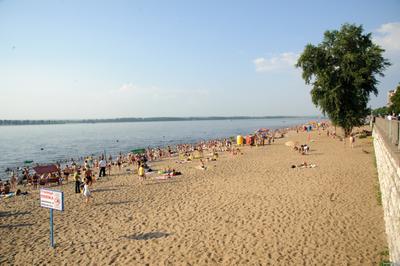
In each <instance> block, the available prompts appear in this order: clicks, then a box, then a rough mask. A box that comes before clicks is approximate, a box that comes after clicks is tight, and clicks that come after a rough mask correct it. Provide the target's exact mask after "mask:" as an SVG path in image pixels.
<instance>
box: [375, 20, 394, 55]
mask: <svg viewBox="0 0 400 266" xmlns="http://www.w3.org/2000/svg"><path fill="white" fill-rule="evenodd" d="M373 39H374V41H375V42H376V43H377V44H379V45H380V46H382V48H383V49H385V50H386V51H387V52H388V53H399V52H400V22H392V23H386V24H382V25H381V26H380V27H379V28H378V29H377V30H376V33H375V35H374V38H373Z"/></svg>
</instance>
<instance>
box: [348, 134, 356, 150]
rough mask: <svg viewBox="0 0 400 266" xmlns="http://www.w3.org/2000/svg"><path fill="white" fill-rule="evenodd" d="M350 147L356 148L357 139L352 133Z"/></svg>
mask: <svg viewBox="0 0 400 266" xmlns="http://www.w3.org/2000/svg"><path fill="white" fill-rule="evenodd" d="M349 141H350V147H351V148H354V142H355V141H356V138H355V137H354V136H353V134H351V135H350V140H349Z"/></svg>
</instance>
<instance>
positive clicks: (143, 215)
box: [0, 132, 386, 265]
mask: <svg viewBox="0 0 400 266" xmlns="http://www.w3.org/2000/svg"><path fill="white" fill-rule="evenodd" d="M291 139H292V140H300V141H301V142H305V140H306V135H305V133H300V134H296V133H295V132H291V133H290V134H289V136H288V137H287V138H285V139H282V140H278V141H277V142H275V143H274V144H273V145H270V146H265V147H258V148H257V147H253V148H249V147H246V148H243V149H242V150H243V152H244V155H238V156H231V155H228V154H224V155H222V156H220V157H221V158H220V159H219V160H218V161H217V162H210V163H207V167H208V169H207V170H205V171H201V170H198V169H195V166H197V165H198V162H193V163H187V164H177V163H175V162H174V161H168V160H167V161H165V162H161V163H158V164H153V165H152V166H153V167H155V168H160V167H161V166H160V165H171V166H172V167H175V168H176V169H177V170H179V171H182V173H183V175H182V176H178V177H174V178H173V179H171V180H168V181H150V180H147V181H145V182H144V183H142V184H141V183H140V182H139V180H138V178H137V176H132V175H128V174H120V175H114V176H112V177H110V178H107V179H105V180H102V181H99V182H97V183H96V184H95V185H94V187H93V189H94V190H95V191H94V192H93V196H94V200H93V202H91V203H90V204H89V205H85V204H84V202H83V197H82V195H79V194H74V193H73V192H74V184H73V183H72V182H71V183H69V184H67V185H64V186H62V187H61V188H60V189H62V190H63V191H65V202H66V203H65V211H64V212H63V213H60V212H55V218H54V222H55V232H56V233H55V239H56V244H57V246H56V248H55V249H54V250H52V249H51V248H50V247H49V211H48V210H47V209H43V208H40V207H38V204H39V199H38V191H34V192H32V193H31V194H30V195H28V196H21V197H13V198H10V199H6V200H1V201H0V234H1V238H0V251H1V252H0V264H1V265H7V264H14V265H38V264H48V265H109V264H113V265H144V264H150V265H216V264H221V265H377V263H379V261H380V260H381V259H382V255H381V254H380V253H381V252H382V251H384V250H385V248H386V238H385V230H384V221H383V210H382V207H381V206H379V205H378V201H377V199H376V189H375V184H376V169H375V167H374V163H373V161H374V158H373V147H372V145H371V139H365V140H358V139H357V142H356V147H355V148H354V149H351V148H350V147H348V145H346V146H345V145H343V143H342V142H339V141H338V140H334V139H331V138H328V137H327V136H326V135H325V134H324V135H322V136H318V134H317V133H316V132H313V133H312V139H313V140H315V141H314V142H312V143H311V152H310V154H309V155H305V156H302V155H300V154H298V153H297V152H294V151H292V150H291V149H290V148H289V147H286V146H285V145H284V142H285V141H287V140H291ZM303 161H307V162H309V163H315V164H317V167H316V168H311V169H308V168H307V169H291V168H290V166H291V165H292V164H300V163H302V162H303Z"/></svg>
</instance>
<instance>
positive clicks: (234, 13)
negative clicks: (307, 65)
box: [0, 0, 400, 119]
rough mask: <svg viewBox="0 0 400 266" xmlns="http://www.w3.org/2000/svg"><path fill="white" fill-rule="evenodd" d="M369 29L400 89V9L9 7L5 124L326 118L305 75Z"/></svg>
mask: <svg viewBox="0 0 400 266" xmlns="http://www.w3.org/2000/svg"><path fill="white" fill-rule="evenodd" d="M345 22H349V23H357V24H363V25H364V28H365V30H366V31H367V32H372V33H373V36H374V39H375V40H376V42H377V43H379V44H381V45H382V46H383V47H384V48H385V49H386V50H387V52H386V53H385V56H386V57H387V58H389V59H390V60H391V62H392V63H393V66H392V67H390V68H389V69H388V70H387V71H386V77H384V78H383V79H381V84H380V85H379V92H380V94H379V96H378V97H374V96H373V97H372V98H371V104H372V106H373V107H376V106H381V105H384V104H385V103H386V97H387V96H386V95H387V91H388V90H389V89H393V88H394V87H396V85H397V84H398V82H400V75H399V74H400V1H399V0H394V1H376V0H374V1H365V0H364V1H361V0H360V1H351V0H347V1H234V0H230V1H215V0H214V1H204V0H202V1H187V0H186V1H161V0H160V1H149V0H146V1H101V0H97V1H66V0H65V1H61V0H60V1H54V0H52V1H40V0H37V1H33V0H32V1H17V0H15V1H14V0H13V1H12V0H0V119H58V118H106V117H131V116H134V117H142V116H143V117H148V116H209V115H314V114H319V111H318V110H317V109H316V108H315V107H314V106H313V104H312V103H311V100H310V94H309V92H310V87H308V86H305V85H304V81H303V80H302V79H301V76H300V75H301V72H300V70H298V69H295V68H294V67H293V64H294V63H295V61H296V58H297V56H298V55H299V53H301V52H302V50H303V48H304V46H305V45H306V44H307V43H313V44H317V43H319V42H320V41H321V39H322V36H323V32H324V31H325V30H331V29H338V28H339V27H340V26H341V24H343V23H345Z"/></svg>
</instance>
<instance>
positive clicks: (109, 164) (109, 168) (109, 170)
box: [107, 156, 112, 176]
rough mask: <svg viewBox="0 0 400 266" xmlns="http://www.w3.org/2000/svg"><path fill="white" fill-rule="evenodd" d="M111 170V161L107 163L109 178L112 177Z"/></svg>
mask: <svg viewBox="0 0 400 266" xmlns="http://www.w3.org/2000/svg"><path fill="white" fill-rule="evenodd" d="M110 157H111V156H110ZM111 168H112V163H111V161H110V162H108V163H107V174H108V176H111Z"/></svg>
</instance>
